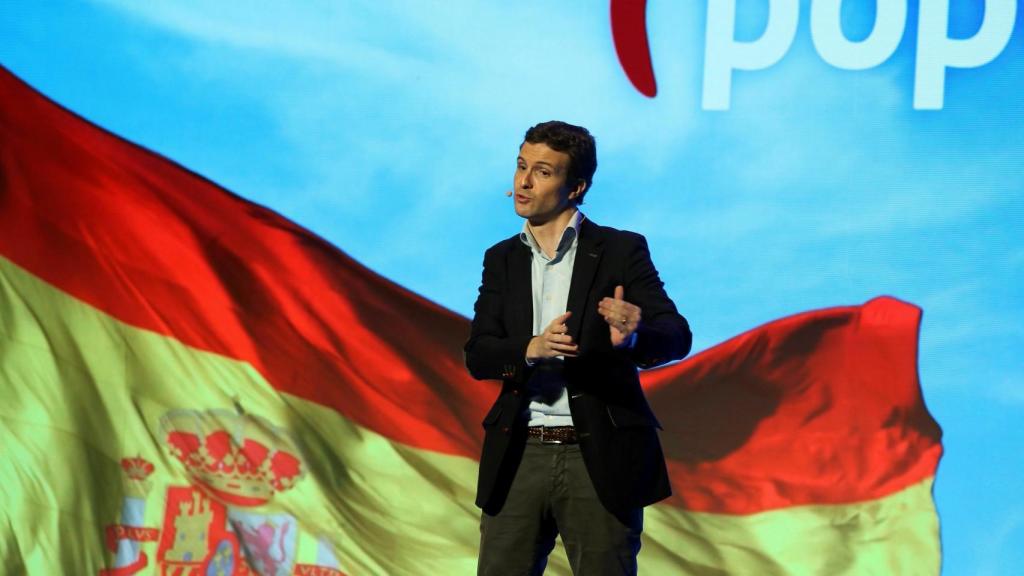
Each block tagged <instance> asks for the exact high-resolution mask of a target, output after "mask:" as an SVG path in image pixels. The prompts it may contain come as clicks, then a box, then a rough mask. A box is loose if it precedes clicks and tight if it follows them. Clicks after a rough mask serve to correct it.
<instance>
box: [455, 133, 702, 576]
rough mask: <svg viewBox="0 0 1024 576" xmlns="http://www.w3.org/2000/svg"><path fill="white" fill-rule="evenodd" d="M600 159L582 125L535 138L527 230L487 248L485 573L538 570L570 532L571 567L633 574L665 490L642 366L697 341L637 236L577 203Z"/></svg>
mask: <svg viewBox="0 0 1024 576" xmlns="http://www.w3.org/2000/svg"><path fill="white" fill-rule="evenodd" d="M596 168H597V155H596V149H595V144H594V139H593V137H592V136H591V135H590V133H589V132H588V131H587V130H586V129H585V128H582V127H578V126H573V125H571V124H566V123H564V122H545V123H542V124H538V125H537V126H534V127H533V128H530V129H529V130H528V131H527V132H526V137H525V139H524V142H523V144H522V145H521V146H520V148H519V158H518V159H517V164H516V172H515V182H514V202H515V210H516V214H518V215H519V216H521V217H523V218H525V219H526V222H524V224H523V230H522V232H521V233H520V234H517V235H516V236H513V237H512V238H509V239H507V240H504V241H502V242H499V243H497V244H495V245H494V246H492V247H491V248H490V249H488V250H487V252H486V254H485V255H484V271H483V281H482V284H481V286H480V294H479V297H478V298H477V301H476V306H475V315H474V317H473V324H472V329H471V334H470V338H469V340H468V341H467V342H466V346H465V352H466V366H467V368H468V369H469V372H470V374H472V375H473V377H475V378H478V379H501V380H502V388H501V394H500V395H499V396H498V399H497V401H496V402H495V403H494V406H493V407H492V408H491V410H490V411H489V412H488V413H487V415H486V417H485V418H484V421H483V425H484V428H485V437H484V447H483V455H482V456H481V458H480V476H479V481H478V485H477V500H476V503H477V505H478V506H480V507H481V508H483V514H482V517H481V524H480V532H481V539H480V556H479V568H478V570H479V573H480V574H485V575H492V574H540V573H542V572H543V571H544V567H545V566H546V564H547V556H548V554H549V553H550V552H551V549H552V548H553V546H554V541H555V536H556V535H558V534H560V535H561V537H562V542H563V544H564V545H565V548H566V553H567V554H568V556H569V563H570V565H571V566H572V569H573V572H574V573H575V574H588V575H591V574H635V573H636V555H637V553H638V552H639V549H640V532H641V530H642V528H643V507H644V506H646V505H648V504H651V503H653V502H657V501H658V500H661V499H663V498H665V497H667V496H668V495H669V493H670V488H669V481H668V474H667V471H666V469H665V462H664V457H663V455H662V452H661V446H660V444H659V442H658V436H657V432H656V428H659V427H660V426H659V424H658V421H657V420H656V419H655V417H654V414H653V413H652V412H651V409H650V407H649V406H648V405H647V401H646V399H645V398H644V395H643V391H642V390H641V388H640V382H639V378H638V375H637V367H638V366H639V367H643V368H650V367H653V366H657V365H659V364H663V363H665V362H668V361H670V360H674V359H677V358H682V357H683V356H685V355H686V354H687V353H688V352H689V350H690V343H691V335H690V329H689V326H688V325H687V323H686V320H685V319H684V318H683V317H682V316H680V315H679V313H678V312H677V311H676V308H675V305H674V304H673V303H672V301H671V300H670V299H669V298H668V296H667V295H666V294H665V291H664V288H663V285H662V282H661V280H660V279H659V278H658V273H657V271H656V270H655V268H654V265H653V263H652V262H651V259H650V253H649V252H648V249H647V243H646V241H645V240H644V238H643V237H642V236H640V235H638V234H634V233H631V232H624V231H619V230H615V229H612V228H606V227H603V226H598V225H597V224H594V223H593V222H591V221H589V220H588V219H586V217H584V216H583V214H582V213H581V212H579V210H578V208H577V207H578V206H579V204H581V203H582V202H583V198H584V196H585V195H586V193H587V192H588V190H589V188H590V184H591V180H592V178H593V174H594V171H595V169H596Z"/></svg>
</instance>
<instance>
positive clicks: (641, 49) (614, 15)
mask: <svg viewBox="0 0 1024 576" xmlns="http://www.w3.org/2000/svg"><path fill="white" fill-rule="evenodd" d="M611 19H612V41H614V42H615V52H616V53H617V54H618V55H619V63H620V64H622V69H623V70H624V71H625V72H626V77H628V78H629V81H630V82H632V83H633V86H634V87H636V89H637V90H639V91H640V93H641V94H643V95H644V96H648V97H650V98H654V96H655V94H657V93H658V85H657V83H656V82H655V81H654V68H652V67H651V49H650V47H649V46H648V45H647V0H611Z"/></svg>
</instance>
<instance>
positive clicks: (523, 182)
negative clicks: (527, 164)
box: [519, 170, 533, 189]
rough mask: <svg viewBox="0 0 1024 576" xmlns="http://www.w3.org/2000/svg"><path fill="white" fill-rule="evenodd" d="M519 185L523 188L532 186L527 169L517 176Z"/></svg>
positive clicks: (531, 179) (531, 177)
mask: <svg viewBox="0 0 1024 576" xmlns="http://www.w3.org/2000/svg"><path fill="white" fill-rule="evenodd" d="M519 187H520V188H523V189H529V188H533V176H532V175H531V174H530V171H529V170H525V171H523V175H522V176H520V177H519Z"/></svg>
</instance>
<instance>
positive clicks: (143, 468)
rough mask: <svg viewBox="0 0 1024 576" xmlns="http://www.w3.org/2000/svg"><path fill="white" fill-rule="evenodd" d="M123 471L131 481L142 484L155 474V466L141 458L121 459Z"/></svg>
mask: <svg viewBox="0 0 1024 576" xmlns="http://www.w3.org/2000/svg"><path fill="white" fill-rule="evenodd" d="M121 469H122V470H124V473H125V476H127V477H128V479H129V480H135V481H138V482H141V481H143V480H145V479H146V478H147V477H148V476H149V475H150V474H152V473H153V464H152V463H151V462H149V461H148V460H146V459H145V458H143V457H141V456H136V457H134V458H121Z"/></svg>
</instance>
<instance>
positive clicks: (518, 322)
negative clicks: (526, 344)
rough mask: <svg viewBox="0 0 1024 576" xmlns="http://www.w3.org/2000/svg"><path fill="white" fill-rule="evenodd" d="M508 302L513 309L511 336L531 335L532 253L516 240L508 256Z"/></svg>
mask: <svg viewBox="0 0 1024 576" xmlns="http://www.w3.org/2000/svg"><path fill="white" fill-rule="evenodd" d="M508 265H509V271H508V279H509V282H508V284H509V301H510V302H511V303H512V306H513V307H514V318H515V320H514V322H515V324H514V325H513V326H511V327H510V330H509V332H510V333H511V334H512V335H517V336H525V335H532V334H533V269H532V266H533V253H531V252H530V249H529V247H527V246H526V245H525V244H523V243H522V242H520V241H519V238H516V247H515V248H514V249H513V250H512V253H511V254H510V255H509V262H508Z"/></svg>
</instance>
